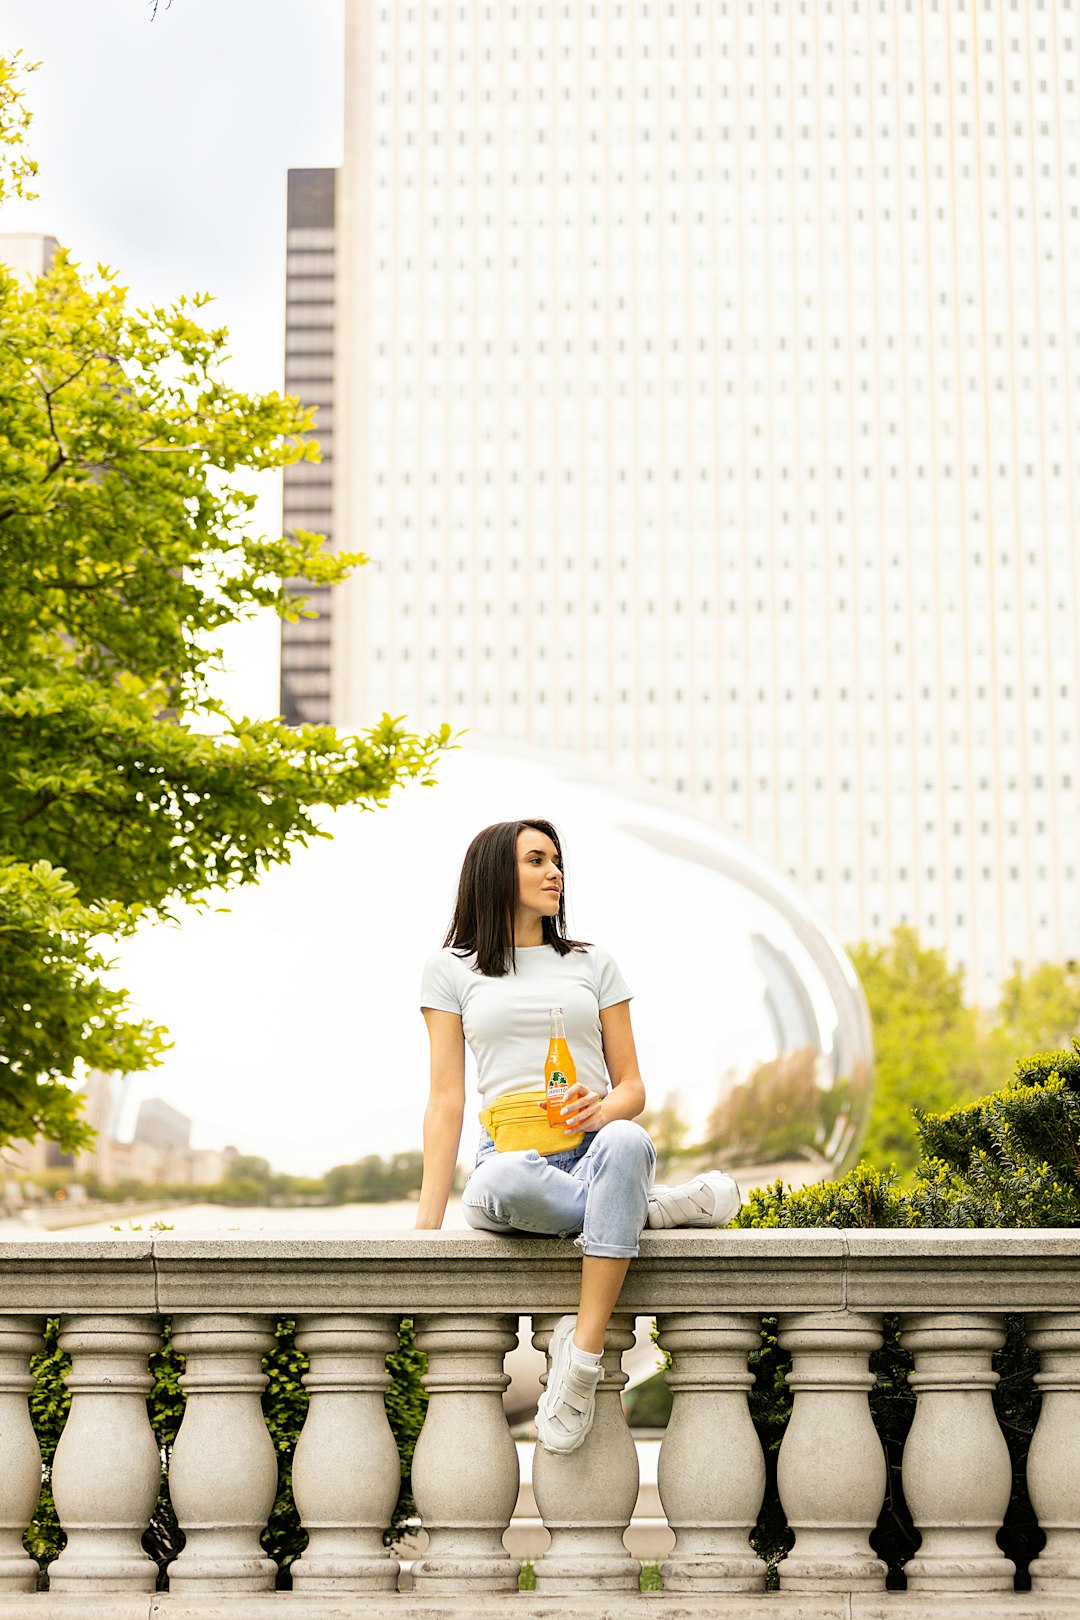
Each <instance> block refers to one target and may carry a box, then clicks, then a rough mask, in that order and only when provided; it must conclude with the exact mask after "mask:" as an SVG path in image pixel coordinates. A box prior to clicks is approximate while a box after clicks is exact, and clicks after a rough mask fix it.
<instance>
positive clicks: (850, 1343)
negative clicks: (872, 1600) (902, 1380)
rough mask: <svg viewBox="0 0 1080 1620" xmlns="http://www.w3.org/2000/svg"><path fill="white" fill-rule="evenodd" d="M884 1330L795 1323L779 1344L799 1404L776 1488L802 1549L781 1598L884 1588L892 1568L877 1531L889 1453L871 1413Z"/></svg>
mask: <svg viewBox="0 0 1080 1620" xmlns="http://www.w3.org/2000/svg"><path fill="white" fill-rule="evenodd" d="M880 1327H881V1322H880V1318H878V1317H874V1316H858V1315H855V1314H854V1313H848V1312H841V1313H837V1312H828V1313H827V1312H821V1313H818V1314H810V1315H799V1316H787V1317H783V1318H781V1322H780V1328H781V1332H780V1344H781V1346H782V1348H783V1349H785V1350H790V1351H791V1355H792V1363H791V1371H790V1372H789V1373H788V1375H787V1382H788V1386H789V1388H790V1389H791V1390H792V1392H793V1394H794V1397H795V1400H794V1405H793V1408H792V1413H791V1419H790V1421H789V1423H788V1426H787V1430H786V1431H785V1434H784V1438H783V1441H782V1442H781V1445H780V1454H779V1456H778V1458H777V1470H776V1477H777V1486H778V1489H779V1492H780V1501H781V1502H782V1504H783V1508H784V1512H785V1514H786V1515H787V1521H788V1524H789V1525H790V1526H791V1528H792V1530H793V1531H794V1532H795V1546H794V1547H793V1548H792V1550H791V1552H790V1553H789V1554H788V1556H787V1558H786V1559H785V1560H784V1562H783V1563H782V1564H781V1565H780V1586H781V1589H782V1590H788V1591H794V1592H820V1591H841V1592H843V1591H853V1590H866V1589H871V1590H878V1589H880V1588H882V1587H883V1586H884V1585H885V1574H886V1570H885V1565H884V1564H883V1563H882V1562H881V1560H880V1559H878V1558H875V1557H874V1554H873V1551H872V1550H871V1547H870V1539H869V1537H870V1531H871V1530H872V1529H873V1528H874V1525H875V1524H876V1523H877V1517H878V1513H879V1512H880V1510H881V1504H882V1502H883V1501H884V1500H885V1480H886V1474H885V1454H884V1451H883V1450H882V1446H881V1441H880V1440H879V1439H878V1435H877V1430H876V1429H875V1428H874V1420H873V1418H872V1417H871V1415H870V1401H869V1394H870V1390H871V1389H872V1388H873V1386H874V1375H873V1373H872V1372H871V1371H870V1369H869V1365H868V1363H869V1356H870V1352H871V1350H876V1349H878V1348H879V1347H880V1345H881V1342H882V1340H881V1332H880Z"/></svg>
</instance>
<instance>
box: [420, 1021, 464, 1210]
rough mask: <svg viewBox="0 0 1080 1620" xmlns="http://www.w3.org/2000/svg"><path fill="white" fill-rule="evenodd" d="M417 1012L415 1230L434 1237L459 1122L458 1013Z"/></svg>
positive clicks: (461, 1060) (461, 1110)
mask: <svg viewBox="0 0 1080 1620" xmlns="http://www.w3.org/2000/svg"><path fill="white" fill-rule="evenodd" d="M423 1012H424V1021H425V1023H426V1024H427V1027H428V1039H429V1040H430V1042H431V1094H430V1096H429V1097H428V1105H427V1108H426V1109H425V1111H424V1177H423V1181H422V1183H421V1186H420V1207H419V1208H418V1210H417V1212H416V1226H417V1230H418V1231H429V1232H431V1231H434V1232H437V1231H438V1230H439V1228H440V1227H441V1226H442V1223H443V1216H444V1215H445V1214H446V1204H447V1200H448V1199H449V1197H450V1185H451V1183H452V1181H453V1179H454V1167H455V1165H456V1164H457V1155H458V1147H459V1146H460V1143H461V1123H462V1120H463V1119H464V1117H465V1037H464V1035H463V1034H462V1030H461V1017H460V1015H459V1014H458V1013H452V1012H442V1011H441V1010H440V1009H438V1008H436V1007H425V1008H424V1009H423Z"/></svg>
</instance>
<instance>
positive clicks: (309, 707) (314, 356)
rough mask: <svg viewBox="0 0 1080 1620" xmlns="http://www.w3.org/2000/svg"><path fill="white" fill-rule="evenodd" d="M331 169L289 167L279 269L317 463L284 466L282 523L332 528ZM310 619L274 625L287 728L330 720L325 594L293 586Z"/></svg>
mask: <svg viewBox="0 0 1080 1620" xmlns="http://www.w3.org/2000/svg"><path fill="white" fill-rule="evenodd" d="M333 384H334V170H333V169H290V170H289V206H288V255H287V261H286V271H285V390H286V392H287V393H289V394H295V395H296V396H297V397H298V398H299V399H301V400H303V402H304V404H305V405H317V406H318V416H317V418H316V429H317V431H316V434H315V437H317V439H318V441H319V446H320V448H321V450H322V457H323V459H322V461H321V462H312V461H300V462H297V463H296V464H295V465H294V466H292V467H286V469H285V489H284V499H283V523H284V528H285V530H286V531H289V530H291V529H315V530H317V531H318V532H319V533H320V534H325V535H327V536H328V537H329V536H330V534H331V529H332V526H333V490H332V483H331V479H332V467H333V455H334V451H333V426H334V407H333V398H332V391H333ZM299 588H302V589H303V591H304V594H305V595H306V596H307V597H308V608H309V609H314V610H315V611H316V612H317V614H318V617H317V618H314V619H300V620H299V621H298V622H297V623H296V624H289V623H287V622H285V621H283V622H282V626H281V712H282V714H283V716H284V717H285V720H286V721H287V722H288V724H289V725H294V726H295V725H300V724H301V723H302V722H304V721H317V722H322V721H326V720H328V719H329V717H330V593H329V591H328V590H327V589H326V588H324V587H322V588H321V587H318V586H312V585H305V586H300V587H299Z"/></svg>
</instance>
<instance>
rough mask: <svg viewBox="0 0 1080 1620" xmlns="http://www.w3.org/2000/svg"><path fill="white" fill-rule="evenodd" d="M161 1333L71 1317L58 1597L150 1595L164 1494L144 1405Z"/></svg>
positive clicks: (143, 1325)
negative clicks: (149, 1548) (148, 1536)
mask: <svg viewBox="0 0 1080 1620" xmlns="http://www.w3.org/2000/svg"><path fill="white" fill-rule="evenodd" d="M160 1346H161V1337H160V1335H159V1333H158V1329H157V1324H156V1323H153V1324H151V1323H149V1322H147V1321H145V1320H142V1321H140V1320H139V1319H138V1318H134V1317H124V1316H69V1317H65V1318H63V1319H62V1320H61V1323H60V1348H61V1350H63V1351H65V1352H66V1353H67V1354H68V1355H69V1356H70V1357H71V1371H70V1372H69V1373H68V1375H67V1378H66V1379H65V1382H66V1384H67V1387H68V1389H69V1390H70V1391H71V1410H70V1411H69V1413H68V1418H67V1422H66V1423H65V1424H64V1432H63V1434H62V1435H61V1436H60V1443H59V1445H58V1446H57V1448H56V1455H55V1457H54V1458H53V1466H52V1492H53V1499H54V1500H55V1502H56V1514H57V1517H58V1519H59V1520H60V1524H61V1526H62V1528H63V1529H64V1531H65V1532H66V1533H67V1546H66V1547H65V1548H64V1550H63V1552H62V1553H61V1554H60V1556H59V1558H57V1559H56V1561H55V1562H54V1563H53V1564H51V1565H50V1567H49V1590H50V1591H51V1592H92V1591H98V1592H119V1591H128V1592H152V1591H153V1590H154V1587H155V1585H156V1584H157V1574H158V1570H157V1565H156V1564H155V1563H154V1560H153V1559H152V1558H151V1557H150V1556H149V1554H148V1553H146V1552H144V1551H143V1547H142V1538H143V1535H144V1534H145V1532H146V1528H147V1526H148V1525H149V1523H150V1516H151V1514H152V1513H153V1511H154V1503H155V1502H156V1501H157V1496H158V1489H159V1487H160V1484H161V1453H160V1451H159V1449H158V1443H157V1441H156V1440H155V1439H154V1432H153V1430H152V1429H151V1427H150V1419H149V1417H148V1415H147V1411H146V1397H147V1395H148V1394H149V1393H150V1386H151V1384H152V1382H153V1380H152V1379H151V1376H150V1370H149V1368H148V1366H147V1361H148V1359H149V1357H150V1356H151V1355H152V1354H153V1352H154V1351H155V1350H157V1349H159V1348H160Z"/></svg>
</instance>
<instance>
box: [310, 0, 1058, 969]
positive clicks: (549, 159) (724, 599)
mask: <svg viewBox="0 0 1080 1620" xmlns="http://www.w3.org/2000/svg"><path fill="white" fill-rule="evenodd" d="M346 14H347V66H346V75H347V82H346V89H347V131H346V152H345V163H344V167H343V169H342V171H341V172H340V174H339V176H338V184H337V212H336V240H337V260H336V285H337V305H336V311H337V349H336V360H335V367H336V373H337V375H336V383H335V417H334V435H335V458H334V460H335V503H336V504H335V523H334V532H335V538H336V541H337V542H338V543H340V544H342V545H344V546H348V547H358V548H360V549H363V550H365V551H367V552H369V553H370V555H371V556H372V558H373V559H374V560H373V562H372V563H371V565H370V566H369V567H367V568H365V569H363V570H361V571H360V573H359V574H358V575H357V576H356V578H355V580H354V581H353V582H352V583H350V585H348V586H347V587H345V588H344V589H343V590H342V591H341V592H340V593H337V594H335V597H334V601H333V607H332V614H333V619H332V634H331V638H330V641H331V650H330V663H331V683H330V684H331V693H332V697H331V713H332V718H333V719H334V720H335V721H336V722H337V723H339V724H344V725H348V726H355V725H358V724H360V725H362V724H367V723H370V722H371V721H372V720H374V719H375V718H376V717H377V715H378V714H379V713H380V712H381V711H382V710H384V709H386V710H389V711H390V712H391V713H394V714H402V713H404V714H407V715H408V716H409V719H410V722H411V723H412V724H413V725H415V726H417V727H424V726H427V725H428V724H434V723H437V722H440V721H443V720H447V721H449V722H450V724H451V725H452V726H454V727H455V728H456V727H459V726H460V727H465V726H467V727H470V728H471V732H472V735H473V736H474V737H481V738H483V737H493V738H498V739H501V740H503V741H506V742H515V741H517V742H521V743H524V744H529V745H532V746H538V747H543V748H551V749H553V750H557V751H559V752H560V753H565V752H570V753H572V754H577V755H580V756H584V757H586V758H588V759H589V760H590V761H592V762H594V763H597V764H601V765H603V764H608V765H610V766H611V767H613V768H615V769H616V770H618V771H620V772H622V773H625V774H626V775H628V776H631V777H637V778H641V779H645V780H648V781H651V782H655V783H658V784H661V785H664V786H666V787H668V788H670V789H673V790H674V791H676V792H678V793H680V794H683V795H684V796H685V797H686V799H687V800H688V801H689V802H690V803H691V804H693V805H694V806H695V807H697V808H698V809H700V810H702V811H704V812H706V813H707V814H710V815H713V816H715V817H716V818H718V819H719V820H721V821H723V822H725V823H726V824H727V825H729V826H730V827H732V828H734V829H737V830H739V831H741V832H742V833H744V834H745V835H746V836H747V837H748V838H750V839H751V840H752V841H753V843H754V844H755V845H756V846H758V847H759V848H760V849H761V850H762V851H763V852H765V853H766V854H768V855H770V856H771V857H772V858H773V859H774V860H775V861H776V862H777V863H778V864H779V865H780V866H781V867H783V868H784V869H786V870H787V871H789V872H790V873H791V874H792V875H793V876H794V877H795V878H796V879H797V881H798V882H799V883H800V885H801V886H802V888H803V890H804V891H805V893H806V894H807V895H808V896H809V897H810V899H811V900H812V901H814V902H815V903H816V904H817V905H818V907H819V908H820V909H821V911H822V912H823V913H824V914H825V915H826V916H827V917H828V918H829V920H830V921H831V922H832V924H833V925H834V927H835V928H836V929H837V931H838V932H839V934H840V936H841V937H842V938H843V939H845V940H848V941H850V940H854V939H858V938H863V937H871V938H873V937H882V936H883V935H884V934H885V933H886V932H887V931H888V929H889V928H891V927H892V925H894V924H895V923H898V922H901V921H905V920H906V921H910V922H912V923H914V924H915V925H916V926H917V927H918V928H919V929H920V931H921V933H922V935H923V937H924V939H925V940H927V941H929V942H932V943H935V944H939V945H943V946H944V947H945V948H946V949H947V951H948V954H949V957H950V959H951V960H952V961H953V962H955V963H960V964H963V965H964V966H965V968H966V969H967V970H968V973H969V980H970V984H971V987H972V989H973V990H974V991H975V992H976V993H977V994H979V995H980V996H982V997H984V998H987V997H992V996H993V994H994V992H995V990H996V987H997V985H998V983H999V980H1000V978H1001V977H1002V976H1003V975H1004V974H1005V973H1007V972H1008V971H1010V969H1011V966H1012V963H1013V961H1014V959H1019V960H1020V961H1022V962H1024V963H1028V964H1031V963H1034V962H1035V961H1038V960H1041V959H1047V958H1050V959H1059V960H1060V959H1065V958H1068V957H1075V956H1077V955H1080V797H1078V792H1077V789H1078V783H1080V750H1078V742H1077V735H1078V704H1080V634H1078V633H1077V625H1078V623H1080V558H1078V547H1080V538H1078V529H1077V517H1078V502H1080V491H1078V487H1077V486H1078V483H1080V454H1078V452H1080V438H1078V428H1080V218H1078V207H1080V176H1078V163H1080V17H1078V5H1077V0H1045V3H1043V0H1022V3H1020V4H1017V3H1016V0H978V3H975V0H948V3H946V0H922V3H916V0H726V3H725V0H712V3H707V0H700V3H694V0H622V3H619V0H594V3H589V0H520V3H513V0H502V3H495V0H491V3H480V0H453V3H449V0H448V3H443V0H426V3H411V4H410V3H408V0H347V6H346Z"/></svg>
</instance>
